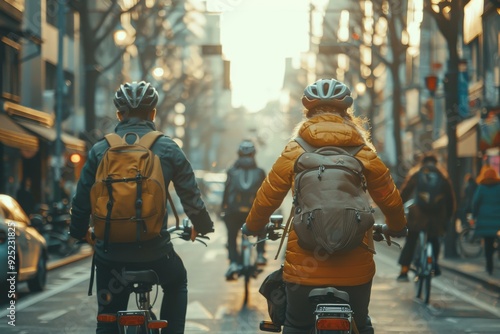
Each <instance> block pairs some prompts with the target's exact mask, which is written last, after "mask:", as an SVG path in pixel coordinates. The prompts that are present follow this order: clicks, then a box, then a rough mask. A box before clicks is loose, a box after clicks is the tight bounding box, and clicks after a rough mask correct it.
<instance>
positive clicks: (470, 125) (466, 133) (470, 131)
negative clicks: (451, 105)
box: [432, 116, 480, 158]
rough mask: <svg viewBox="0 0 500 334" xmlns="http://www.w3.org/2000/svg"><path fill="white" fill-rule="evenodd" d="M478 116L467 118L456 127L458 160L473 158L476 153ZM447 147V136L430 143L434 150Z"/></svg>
mask: <svg viewBox="0 0 500 334" xmlns="http://www.w3.org/2000/svg"><path fill="white" fill-rule="evenodd" d="M479 119H480V117H479V116H475V117H472V118H468V119H466V120H464V121H462V122H460V123H459V124H458V125H457V156H458V157H459V158H466V157H475V156H477V151H478V142H477V125H478V123H479ZM447 146H448V135H443V136H441V137H440V138H439V139H437V140H436V141H435V142H434V143H432V148H433V149H435V150H439V149H443V148H445V147H447Z"/></svg>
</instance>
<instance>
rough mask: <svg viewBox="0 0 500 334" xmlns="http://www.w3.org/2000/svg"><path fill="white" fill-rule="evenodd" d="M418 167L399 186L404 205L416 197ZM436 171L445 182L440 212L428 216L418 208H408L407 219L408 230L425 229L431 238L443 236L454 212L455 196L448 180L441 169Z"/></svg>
mask: <svg viewBox="0 0 500 334" xmlns="http://www.w3.org/2000/svg"><path fill="white" fill-rule="evenodd" d="M420 167H421V165H419V166H417V167H415V168H413V169H412V170H410V172H409V174H408V176H407V177H406V179H405V181H404V182H403V184H402V185H401V189H400V192H401V198H402V199H403V203H406V202H407V201H409V200H410V199H414V198H415V196H416V192H415V190H416V187H417V179H418V172H419V170H420ZM438 169H439V171H440V173H441V174H442V176H443V177H444V178H445V180H446V182H445V183H444V184H445V186H444V195H445V200H444V205H443V206H442V207H441V209H440V210H438V211H437V212H433V213H432V214H428V213H426V212H424V211H423V210H420V208H419V207H418V206H416V205H414V206H412V207H411V208H410V211H409V214H408V217H407V219H408V229H409V230H411V231H419V230H422V229H426V230H427V233H428V234H429V236H431V237H435V236H442V235H444V233H445V232H446V229H447V225H448V223H449V222H450V219H451V217H452V216H453V214H454V213H455V210H456V202H455V194H454V190H453V186H452V184H451V181H450V178H449V177H448V176H447V174H446V172H445V171H444V170H443V169H442V168H440V167H439V166H438Z"/></svg>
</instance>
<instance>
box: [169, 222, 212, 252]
mask: <svg viewBox="0 0 500 334" xmlns="http://www.w3.org/2000/svg"><path fill="white" fill-rule="evenodd" d="M192 229H193V226H192V225H191V222H190V220H189V219H188V218H184V219H183V220H182V225H180V226H172V227H169V228H167V229H166V231H167V232H168V233H170V234H177V235H178V237H177V238H180V239H182V240H185V241H188V240H191V232H192ZM163 231H165V230H163ZM200 239H206V240H210V237H208V236H206V235H202V234H199V233H198V235H196V238H195V239H194V240H196V241H198V242H201V243H202V244H204V245H205V246H207V244H206V243H205V242H204V241H203V240H200Z"/></svg>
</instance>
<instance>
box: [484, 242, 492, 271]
mask: <svg viewBox="0 0 500 334" xmlns="http://www.w3.org/2000/svg"><path fill="white" fill-rule="evenodd" d="M483 240H484V256H485V258H486V271H487V272H488V273H490V274H491V273H493V254H494V253H495V237H494V236H491V237H483Z"/></svg>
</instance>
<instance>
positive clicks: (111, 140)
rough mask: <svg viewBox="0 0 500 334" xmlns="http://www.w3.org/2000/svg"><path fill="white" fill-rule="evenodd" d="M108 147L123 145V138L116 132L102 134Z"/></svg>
mask: <svg viewBox="0 0 500 334" xmlns="http://www.w3.org/2000/svg"><path fill="white" fill-rule="evenodd" d="M104 138H105V139H106V141H107V142H108V144H109V146H110V147H113V146H118V145H123V138H122V137H120V136H119V135H117V134H116V133H108V134H107V135H105V136H104Z"/></svg>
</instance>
